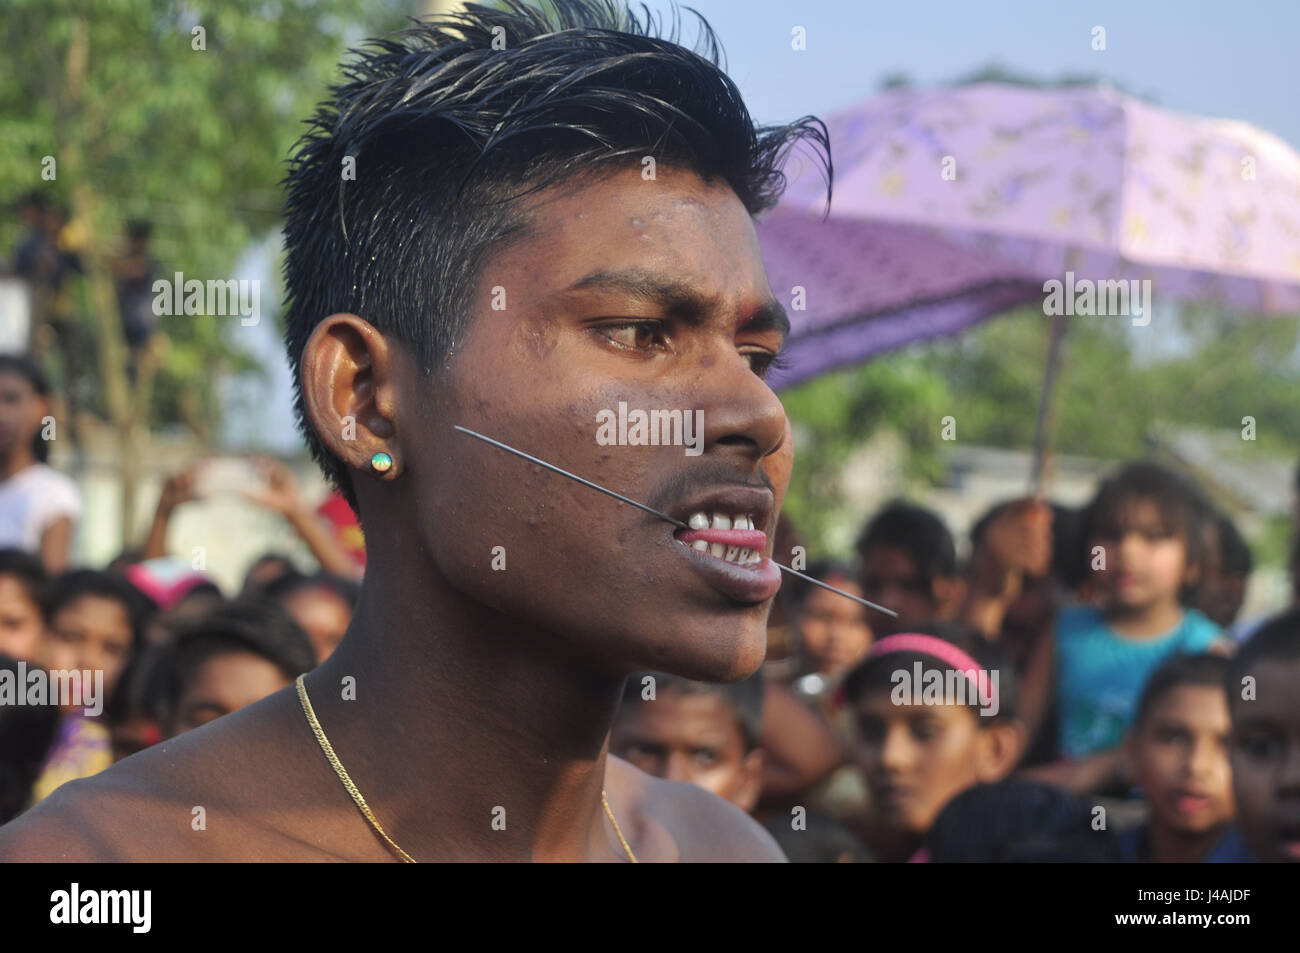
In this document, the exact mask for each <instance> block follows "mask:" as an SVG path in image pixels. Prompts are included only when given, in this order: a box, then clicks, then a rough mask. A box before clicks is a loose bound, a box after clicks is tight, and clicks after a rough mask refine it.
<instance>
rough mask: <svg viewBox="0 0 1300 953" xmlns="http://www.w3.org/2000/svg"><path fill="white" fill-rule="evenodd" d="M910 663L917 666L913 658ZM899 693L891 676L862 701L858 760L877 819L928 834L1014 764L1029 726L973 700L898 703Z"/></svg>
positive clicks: (858, 703)
mask: <svg viewBox="0 0 1300 953" xmlns="http://www.w3.org/2000/svg"><path fill="white" fill-rule="evenodd" d="M923 664H924V665H925V666H926V667H927V668H929V667H932V666H933V665H934V663H933V662H925V663H923ZM906 665H907V666H908V667H909V668H908V670H909V671H910V670H911V669H910V666H911V663H910V662H908V663H906ZM893 694H894V692H893V691H892V690H891V687H890V685H889V684H881V685H876V686H871V687H869V688H868V689H867V690H866V691H865V692H863V694H862V696H861V697H860V698H859V699H858V700H857V701H856V703H855V704H854V714H855V721H856V729H857V739H856V742H857V744H856V760H857V763H858V766H859V767H860V768H861V769H862V772H863V775H864V777H865V778H866V781H867V786H868V788H869V789H870V791H871V805H872V808H871V809H872V812H873V814H874V815H875V818H876V820H877V821H878V822H879V823H880V824H881V825H883V826H884V827H885V828H886V829H892V830H893V831H895V832H898V833H902V834H908V835H920V834H923V833H924V832H925V831H927V830H928V829H929V828H930V825H931V824H932V823H933V822H934V819H935V818H936V817H937V816H938V815H939V811H940V810H942V809H943V806H944V805H945V804H947V803H948V801H950V800H951V799H952V798H953V797H955V796H956V795H957V794H959V793H961V792H962V791H964V790H966V789H967V788H968V787H970V786H971V785H973V784H980V783H991V782H993V781H998V780H1001V779H1002V778H1003V777H1005V776H1006V775H1007V774H1008V773H1009V772H1010V771H1011V769H1012V768H1013V767H1014V766H1015V763H1016V761H1017V759H1018V758H1019V757H1020V752H1021V749H1022V748H1023V741H1024V737H1023V729H1022V728H1021V726H1020V725H1019V723H1018V722H1015V721H1012V720H1010V719H1003V718H996V719H994V718H987V717H984V716H981V715H980V714H978V712H977V711H976V709H974V708H971V707H968V706H965V705H957V704H951V705H936V704H929V705H926V704H895V702H894V698H893V697H892V696H893Z"/></svg>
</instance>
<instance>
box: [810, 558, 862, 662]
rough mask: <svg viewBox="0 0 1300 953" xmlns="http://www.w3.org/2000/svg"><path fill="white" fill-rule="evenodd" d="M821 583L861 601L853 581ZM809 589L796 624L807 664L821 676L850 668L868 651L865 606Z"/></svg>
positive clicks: (830, 579) (833, 579)
mask: <svg viewBox="0 0 1300 953" xmlns="http://www.w3.org/2000/svg"><path fill="white" fill-rule="evenodd" d="M822 582H825V583H827V584H828V585H831V586H834V587H835V588H837V589H843V590H844V591H845V592H847V593H849V594H850V595H854V596H859V597H863V598H865V596H863V592H862V588H861V587H860V586H859V585H858V583H857V580H854V579H850V578H848V577H847V576H839V575H832V576H830V577H828V578H826V579H823V580H822ZM810 589H811V591H810V592H809V593H808V594H807V596H806V597H805V598H804V601H803V605H802V606H801V607H800V609H799V612H798V616H797V623H796V625H797V626H798V630H799V640H800V643H801V644H802V646H803V650H804V653H805V655H806V656H807V657H808V661H809V662H811V663H812V664H813V665H814V666H815V668H816V671H818V672H822V673H824V674H830V673H834V672H842V671H844V670H845V669H848V668H851V667H852V666H853V665H855V664H856V663H857V662H859V661H861V659H862V657H863V656H865V655H866V654H867V650H868V649H870V648H871V626H870V625H869V624H868V622H867V608H866V606H864V605H862V604H861V603H858V602H854V601H853V600H852V599H845V598H844V597H843V596H839V595H836V594H835V593H833V592H827V591H826V590H825V589H821V588H818V587H815V586H814V587H810Z"/></svg>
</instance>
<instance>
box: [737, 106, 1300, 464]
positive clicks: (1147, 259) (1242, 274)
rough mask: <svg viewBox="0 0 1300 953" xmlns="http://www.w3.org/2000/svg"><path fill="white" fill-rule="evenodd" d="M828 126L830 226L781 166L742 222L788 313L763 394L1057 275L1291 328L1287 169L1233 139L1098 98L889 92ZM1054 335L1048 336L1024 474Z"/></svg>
mask: <svg viewBox="0 0 1300 953" xmlns="http://www.w3.org/2000/svg"><path fill="white" fill-rule="evenodd" d="M827 126H828V127H829V131H830V139H831V147H832V155H833V157H834V160H835V173H836V174H835V194H834V199H833V205H832V210H831V213H830V216H829V217H828V218H826V220H825V221H823V220H822V217H823V215H824V213H825V189H824V183H822V182H821V181H820V179H819V178H818V177H817V176H815V175H811V174H802V175H801V174H800V170H799V168H798V166H799V162H798V159H796V160H795V162H794V165H793V168H792V169H791V181H790V183H789V185H788V187H787V190H786V192H785V195H784V197H783V198H782V201H781V203H780V204H779V205H778V206H777V208H776V209H774V210H773V211H772V213H771V214H770V215H769V216H768V217H766V218H765V219H764V220H763V221H762V222H761V223H760V224H759V235H760V240H761V241H762V243H763V247H764V257H765V259H766V261H767V265H768V276H769V279H770V280H771V282H772V287H773V290H774V291H775V292H776V294H777V296H778V297H782V298H783V299H784V300H787V301H789V300H792V299H793V297H794V296H793V293H792V291H791V289H793V288H796V287H802V288H803V289H804V292H805V296H806V310H799V309H798V307H797V306H796V307H795V308H794V309H792V310H791V321H792V324H793V328H792V333H791V337H790V343H789V357H790V360H789V366H788V368H787V369H786V370H785V371H783V372H782V373H781V374H779V375H777V374H774V375H773V383H774V386H776V387H786V386H790V385H791V384H794V383H797V382H799V381H802V380H806V379H807V378H809V377H811V376H814V375H816V374H819V373H823V372H825V371H828V370H830V369H832V368H835V367H840V366H843V365H846V364H850V363H854V362H858V361H861V360H863V359H864V358H866V357H869V356H871V355H872V354H876V353H880V352H883V351H885V350H889V349H891V348H896V347H899V346H902V345H904V344H907V343H910V342H911V341H916V340H922V339H926V338H930V337H934V336H937V335H942V334H951V333H954V332H956V331H957V330H960V329H961V328H963V327H966V326H968V325H970V324H972V323H974V322H975V321H978V320H980V319H982V318H985V317H988V316H991V315H993V314H997V313H999V312H1000V311H1004V310H1006V309H1007V308H1009V307H1011V306H1013V305H1015V304H1020V303H1024V302H1028V301H1034V300H1037V301H1039V302H1045V301H1046V300H1047V298H1048V296H1047V294H1046V289H1045V287H1044V285H1045V283H1046V282H1048V281H1051V280H1057V281H1061V282H1062V283H1063V284H1065V283H1066V282H1067V280H1068V279H1067V272H1070V273H1072V279H1070V280H1072V283H1074V284H1077V283H1079V282H1083V281H1087V282H1094V283H1097V282H1116V281H1125V282H1128V281H1142V280H1149V281H1150V282H1151V285H1150V290H1151V296H1152V298H1153V299H1155V301H1157V302H1160V301H1164V300H1170V301H1196V302H1203V303H1209V304H1214V305H1218V306H1220V307H1223V308H1227V309H1231V310H1235V311H1245V312H1251V313H1259V314H1279V313H1289V312H1296V311H1300V153H1297V152H1296V150H1295V149H1294V148H1292V147H1291V146H1289V145H1287V144H1286V143H1284V142H1283V141H1281V140H1280V139H1278V138H1277V137H1275V136H1273V135H1271V134H1269V133H1267V132H1264V131H1262V130H1260V129H1257V128H1255V127H1252V126H1250V125H1248V124H1246V123H1241V122H1235V121H1230V120H1218V119H1206V118H1201V117H1195V116H1187V115H1181V114H1176V113H1171V112H1168V111H1165V110H1162V109H1160V108H1158V107H1155V106H1152V105H1150V104H1147V103H1144V102H1142V101H1140V100H1136V99H1133V98H1131V97H1127V96H1123V95H1121V94H1119V93H1117V92H1115V91H1114V90H1112V89H1110V88H1108V87H1104V86H1078V87H1066V88H1060V89H1049V90H1040V89H1033V88H1025V87H1020V86H1009V85H1005V84H999V83H981V84H976V85H971V86H963V87H953V88H940V89H911V88H904V89H896V90H891V91H888V92H885V93H882V94H880V95H878V96H874V97H872V98H871V99H869V100H867V101H865V102H863V103H861V104H859V105H857V106H854V107H852V108H850V109H848V110H846V111H844V112H841V113H839V114H836V115H835V116H832V117H831V118H830V119H829V120H828V121H827ZM1067 294H1068V292H1067ZM1149 305H1150V302H1147V306H1148V308H1149ZM1045 319H1046V318H1045ZM1066 320H1067V319H1066V318H1064V317H1063V316H1062V315H1059V314H1058V315H1056V316H1055V317H1054V319H1053V334H1052V347H1051V350H1050V353H1049V358H1048V364H1047V371H1046V379H1045V382H1044V391H1043V403H1042V404H1041V405H1040V408H1039V410H1040V414H1039V428H1038V430H1039V434H1038V438H1037V439H1036V441H1035V450H1036V458H1038V459H1039V460H1041V453H1042V448H1043V443H1044V432H1045V428H1046V421H1047V417H1048V403H1047V400H1048V398H1049V396H1050V393H1051V385H1052V383H1053V380H1054V377H1055V372H1056V366H1057V361H1058V357H1059V348H1060V340H1061V337H1062V336H1063V334H1064V332H1065V327H1066V325H1065V321H1066ZM1146 320H1150V312H1149V311H1148V312H1147V315H1146ZM1135 323H1138V322H1137V321H1136V320H1135ZM1158 324H1159V318H1157V320H1156V322H1155V323H1153V324H1151V325H1150V326H1151V327H1157V325H1158ZM1038 468H1039V464H1038V463H1036V465H1035V470H1036V471H1037V470H1038Z"/></svg>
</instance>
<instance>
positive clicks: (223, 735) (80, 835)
mask: <svg viewBox="0 0 1300 953" xmlns="http://www.w3.org/2000/svg"><path fill="white" fill-rule="evenodd" d="M268 701H270V699H266V700H264V701H263V702H259V703H257V705H254V706H250V708H248V709H244V710H243V711H240V712H236V713H234V714H232V715H228V716H226V717H225V718H222V719H219V720H218V721H217V722H214V723H212V724H210V725H206V726H204V727H203V728H200V729H197V730H195V731H192V732H190V733H188V734H185V735H182V736H181V737H179V738H175V739H172V740H169V741H164V742H162V743H160V744H157V745H154V746H153V747H152V748H148V749H146V750H144V751H141V752H140V753H138V754H135V755H132V756H131V757H130V758H127V759H126V760H124V761H121V762H119V763H118V764H116V765H114V766H113V767H111V768H109V769H108V770H106V771H103V772H101V773H100V774H97V775H95V776H94V777H90V778H84V779H82V780H80V781H71V782H69V783H67V784H64V785H63V786H61V787H60V788H59V789H58V790H56V791H55V792H54V793H53V794H51V795H50V796H49V797H47V798H46V799H45V800H44V801H42V802H41V803H40V804H37V805H36V806H35V807H33V808H32V809H31V810H29V811H27V812H26V813H25V814H23V815H21V816H20V817H18V818H17V819H15V820H14V821H12V822H11V823H9V824H7V825H5V826H4V827H2V828H0V862H20V863H21V862H58V861H65V862H88V863H94V862H123V861H200V860H203V861H222V860H260V859H311V858H310V855H312V854H315V853H317V851H316V849H315V848H314V847H313V846H312V845H310V844H307V843H302V841H301V839H300V838H298V837H295V836H294V835H293V832H292V829H291V828H289V829H288V832H287V833H286V832H285V831H284V827H285V826H284V825H280V824H277V823H275V820H276V816H277V815H281V814H285V813H288V811H289V810H291V806H292V803H293V801H294V799H295V795H294V790H295V788H294V787H293V785H292V784H289V783H285V782H284V781H283V778H284V777H292V771H291V770H289V768H290V767H291V763H292V761H293V760H294V757H293V755H294V753H293V751H291V750H290V751H286V750H284V746H281V748H280V749H279V750H277V751H275V752H274V754H275V755H276V757H269V756H267V755H268V752H267V751H264V750H262V749H264V748H266V747H267V745H268V744H269V743H270V742H271V739H272V735H273V732H271V731H269V730H268V725H267V722H268V721H271V720H274V718H275V706H274V705H270V706H267V705H266V704H265V703H266V702H268ZM254 708H258V709H260V711H253V709H254ZM259 752H260V754H259ZM268 764H271V765H275V766H276V771H275V772H274V773H272V772H267V771H266V770H265V768H264V767H260V766H265V765H268ZM281 772H283V773H281ZM277 777H278V778H280V779H281V780H279V781H277ZM286 854H287V855H289V856H288V857H285V856H282V855H286ZM303 855H306V856H303Z"/></svg>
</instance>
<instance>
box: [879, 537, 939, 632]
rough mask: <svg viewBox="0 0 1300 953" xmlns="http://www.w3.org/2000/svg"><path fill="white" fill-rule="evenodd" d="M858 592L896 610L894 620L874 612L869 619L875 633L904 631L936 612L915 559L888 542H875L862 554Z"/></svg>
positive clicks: (932, 593) (929, 588) (931, 593)
mask: <svg viewBox="0 0 1300 953" xmlns="http://www.w3.org/2000/svg"><path fill="white" fill-rule="evenodd" d="M862 595H863V598H865V599H867V600H868V601H869V602H874V603H876V604H877V605H882V606H885V607H886V608H888V609H893V610H894V611H895V612H897V613H898V618H896V619H895V618H893V617H891V616H887V615H885V614H884V613H878V614H877V617H876V618H875V619H873V620H872V621H873V622H875V623H876V628H877V629H878V630H879V631H878V632H877V633H876V634H877V635H889V634H891V633H894V632H906V631H907V630H908V628H909V627H910V626H912V625H913V624H915V623H917V622H923V621H927V620H930V619H934V618H937V617H938V615H939V603H938V600H937V599H936V598H935V591H934V587H933V586H932V585H931V583H930V580H928V579H926V578H925V576H923V575H922V574H921V570H920V568H919V567H918V566H917V565H916V560H914V559H913V558H912V555H911V553H909V552H908V551H907V550H905V549H902V548H901V547H898V546H891V545H889V544H888V543H876V544H874V545H872V546H871V547H870V548H869V549H868V550H867V551H866V552H865V553H863V556H862Z"/></svg>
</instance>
